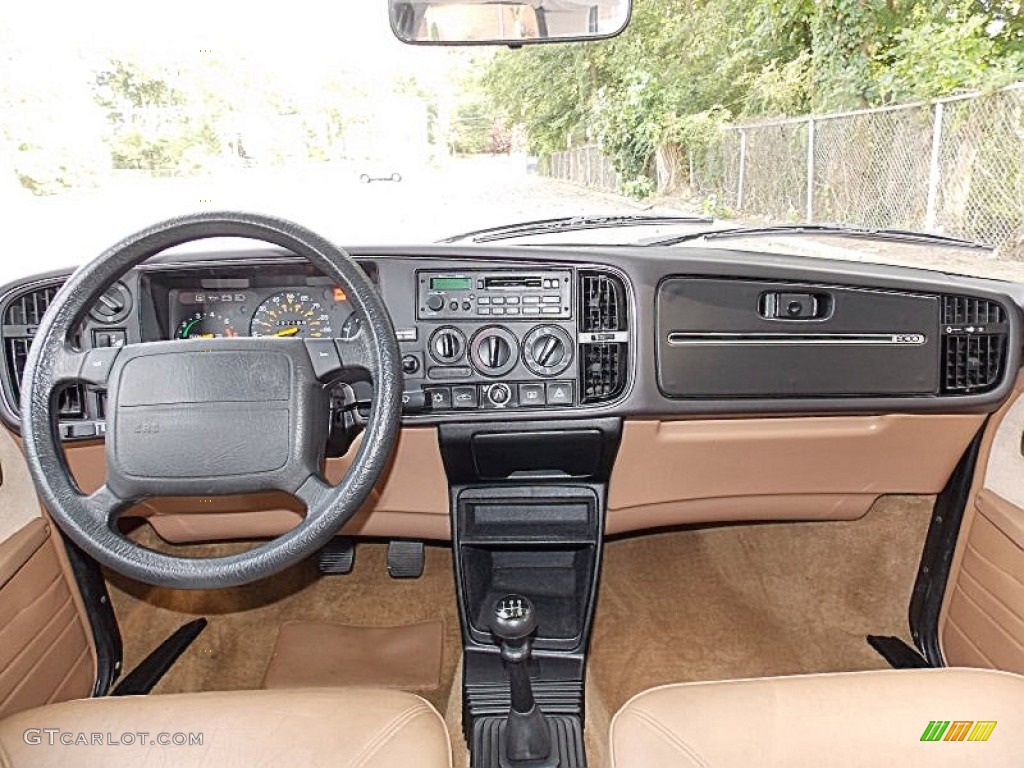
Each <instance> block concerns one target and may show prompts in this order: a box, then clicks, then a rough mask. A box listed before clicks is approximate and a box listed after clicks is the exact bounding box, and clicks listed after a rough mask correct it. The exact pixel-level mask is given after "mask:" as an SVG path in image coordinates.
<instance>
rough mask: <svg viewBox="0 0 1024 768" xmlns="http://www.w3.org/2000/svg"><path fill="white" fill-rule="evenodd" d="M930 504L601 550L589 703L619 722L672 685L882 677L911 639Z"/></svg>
mask: <svg viewBox="0 0 1024 768" xmlns="http://www.w3.org/2000/svg"><path fill="white" fill-rule="evenodd" d="M931 508H932V497H929V496H920V497H917V496H890V497H883V498H882V499H880V500H879V501H878V502H877V503H876V504H875V505H874V506H873V507H872V509H871V511H870V512H869V513H868V514H867V515H866V516H865V517H863V518H861V519H860V520H855V521H850V522H823V523H770V524H763V525H731V526H720V527H716V528H698V529H692V530H681V531H673V532H670V533H661V534H654V535H647V536H637V537H633V538H627V539H619V540H615V541H609V542H607V543H606V545H605V551H604V562H603V564H602V570H601V585H600V591H599V596H598V603H597V612H596V616H595V625H594V632H593V637H592V640H591V654H590V659H589V668H590V680H591V683H592V684H591V685H590V686H588V698H589V697H590V696H591V695H597V696H600V697H601V698H602V701H601V704H602V705H603V706H604V707H605V709H606V710H607V711H609V712H616V711H617V710H618V709H619V707H621V706H622V705H623V704H624V703H625V702H626V700H627V699H629V698H630V697H631V696H633V695H634V694H636V693H639V692H640V691H642V690H645V689H646V688H650V687H653V686H656V685H662V684H665V683H672V682H682V681H694V680H722V679H730V678H741V677H761V676H766V675H790V674H800V673H807V672H838V671H852V670H861V669H884V668H887V666H888V665H887V664H886V662H885V660H884V659H882V657H881V656H879V655H878V654H877V653H875V651H874V650H872V648H871V647H870V646H869V645H868V644H867V642H866V640H865V636H866V635H868V634H887V635H895V636H897V637H902V638H904V639H909V638H908V628H907V606H908V605H909V602H910V593H911V590H912V589H913V584H914V578H915V576H916V573H917V566H918V561H919V559H920V556H921V548H922V546H923V543H924V536H925V532H926V530H927V527H928V521H929V519H930V517H931Z"/></svg>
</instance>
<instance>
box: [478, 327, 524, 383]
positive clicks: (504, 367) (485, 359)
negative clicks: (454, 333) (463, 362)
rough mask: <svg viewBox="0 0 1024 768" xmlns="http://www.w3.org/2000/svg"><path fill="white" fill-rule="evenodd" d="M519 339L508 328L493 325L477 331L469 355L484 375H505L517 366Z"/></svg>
mask: <svg viewBox="0 0 1024 768" xmlns="http://www.w3.org/2000/svg"><path fill="white" fill-rule="evenodd" d="M518 347H519V341H518V340H517V339H516V337H515V336H514V335H513V334H512V332H511V331H509V330H508V329H507V328H502V327H500V326H491V327H489V328H483V329H481V330H480V331H478V332H477V334H476V336H474V337H473V340H472V341H471V342H470V345H469V357H470V360H472V361H473V365H474V366H475V367H476V369H477V370H478V371H479V372H480V373H482V374H483V375H484V376H504V375H505V374H506V373H508V372H509V371H511V370H512V369H513V368H515V367H516V360H517V358H518V356H519V355H518V352H519V349H518Z"/></svg>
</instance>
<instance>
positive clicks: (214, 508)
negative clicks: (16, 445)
mask: <svg viewBox="0 0 1024 768" xmlns="http://www.w3.org/2000/svg"><path fill="white" fill-rule="evenodd" d="M360 442H361V441H360V439H359V438H357V439H356V441H355V442H354V443H353V444H352V447H351V448H350V449H349V451H348V453H347V454H346V455H345V456H342V457H340V458H336V459H329V460H328V462H327V468H326V473H327V477H328V478H329V479H330V480H331V482H338V481H339V480H340V479H341V478H342V477H343V476H344V474H345V471H346V470H347V469H348V467H349V465H350V464H351V462H352V460H353V459H354V458H355V455H356V451H358V450H359V445H360ZM104 450H105V449H104V446H103V444H102V443H93V444H91V445H78V446H74V447H71V448H69V449H68V450H67V457H68V465H69V466H70V467H71V471H72V473H73V474H74V476H75V479H76V480H77V481H78V484H79V485H80V486H81V487H82V488H83V489H84V490H86V491H91V490H95V489H96V488H98V487H99V486H100V485H101V484H102V483H103V479H104V477H105V474H106V459H105V453H104ZM130 514H132V515H134V516H138V517H141V518H145V519H146V520H147V521H148V522H149V524H150V525H152V526H153V528H154V530H156V532H157V533H158V534H159V535H160V537H161V538H163V539H164V540H166V541H169V542H171V543H175V544H177V543H188V542H196V541H221V540H225V539H247V538H269V537H273V536H279V535H280V534H282V533H285V532H286V531H288V530H289V529H291V528H292V527H294V526H295V525H296V524H297V523H298V522H299V520H301V519H302V514H303V507H302V504H301V503H299V502H298V501H296V500H295V499H294V498H292V497H291V496H289V495H288V494H285V493H258V494H244V495H237V496H223V497H215V498H199V497H181V498H156V499H149V500H147V501H146V502H144V503H142V504H140V505H139V506H137V507H135V509H133V510H132V511H131V513H130ZM343 532H344V533H347V534H351V535H357V536H379V537H385V538H392V537H406V538H416V539H433V540H447V539H449V538H451V533H450V525H449V520H448V480H447V477H446V475H445V471H444V464H443V463H442V461H441V451H440V447H439V445H438V442H437V430H436V429H434V428H432V427H429V428H428V427H420V428H411V427H410V428H405V429H403V430H402V431H401V433H400V434H399V438H398V444H397V446H396V447H395V453H394V455H393V457H392V460H391V464H390V466H389V468H388V470H387V473H386V475H385V476H384V477H383V478H381V480H380V481H379V482H378V484H377V487H376V489H375V490H374V492H373V493H371V495H370V498H368V499H367V500H366V503H365V504H364V505H363V507H362V509H360V511H359V512H357V513H356V515H355V517H353V518H352V520H350V521H349V523H348V524H347V525H346V526H345V528H344V529H343Z"/></svg>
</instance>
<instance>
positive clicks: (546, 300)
mask: <svg viewBox="0 0 1024 768" xmlns="http://www.w3.org/2000/svg"><path fill="white" fill-rule="evenodd" d="M540 301H541V303H542V304H557V303H558V302H560V301H561V299H560V298H558V297H557V296H542V297H541V299H540Z"/></svg>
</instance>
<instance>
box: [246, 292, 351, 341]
mask: <svg viewBox="0 0 1024 768" xmlns="http://www.w3.org/2000/svg"><path fill="white" fill-rule="evenodd" d="M249 332H250V333H251V334H252V335H253V336H274V337H278V338H289V337H291V338H296V337H298V338H309V339H329V338H332V337H333V336H334V330H333V329H332V328H331V316H330V314H328V312H327V311H326V310H325V309H324V306H323V304H322V303H321V302H320V300H319V299H318V298H315V297H314V295H313V294H311V293H308V292H306V291H281V292H280V293H275V294H274V295H273V296H271V297H270V298H268V299H267V300H266V301H264V302H263V303H262V304H260V305H259V307H257V308H256V314H254V315H253V316H252V323H251V324H250V326H249Z"/></svg>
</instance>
